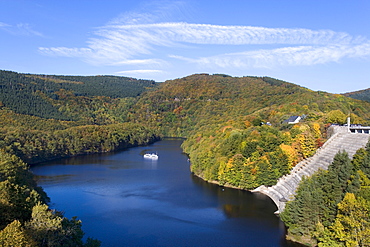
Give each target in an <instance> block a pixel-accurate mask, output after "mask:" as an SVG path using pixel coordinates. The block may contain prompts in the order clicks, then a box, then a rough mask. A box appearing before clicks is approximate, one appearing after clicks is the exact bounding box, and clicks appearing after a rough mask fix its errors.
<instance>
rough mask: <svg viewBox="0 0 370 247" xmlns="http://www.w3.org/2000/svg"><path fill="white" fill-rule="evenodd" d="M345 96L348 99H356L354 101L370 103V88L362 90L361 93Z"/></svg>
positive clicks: (356, 92)
mask: <svg viewBox="0 0 370 247" xmlns="http://www.w3.org/2000/svg"><path fill="white" fill-rule="evenodd" d="M344 95H345V96H347V97H351V98H354V99H359V100H365V101H368V102H370V88H368V89H364V90H360V91H355V92H350V93H345V94H344Z"/></svg>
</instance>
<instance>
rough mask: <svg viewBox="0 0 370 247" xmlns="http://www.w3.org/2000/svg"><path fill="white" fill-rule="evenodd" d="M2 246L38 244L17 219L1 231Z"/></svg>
mask: <svg viewBox="0 0 370 247" xmlns="http://www.w3.org/2000/svg"><path fill="white" fill-rule="evenodd" d="M0 246H2V247H15V246H17V247H36V246H37V244H36V242H34V241H33V239H32V238H31V237H30V236H29V235H27V234H26V232H25V231H24V229H23V227H22V225H21V223H20V222H19V221H18V220H15V221H13V222H12V223H10V224H9V225H8V226H7V227H5V228H4V229H3V230H2V231H0Z"/></svg>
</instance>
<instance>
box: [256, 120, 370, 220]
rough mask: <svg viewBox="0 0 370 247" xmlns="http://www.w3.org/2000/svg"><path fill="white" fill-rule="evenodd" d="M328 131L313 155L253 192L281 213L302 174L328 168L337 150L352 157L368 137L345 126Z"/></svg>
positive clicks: (363, 145) (292, 194) (292, 196)
mask: <svg viewBox="0 0 370 247" xmlns="http://www.w3.org/2000/svg"><path fill="white" fill-rule="evenodd" d="M330 131H331V132H332V133H334V134H333V135H332V136H331V137H330V138H329V139H328V140H327V142H326V143H325V144H324V145H323V146H322V147H321V148H319V149H318V150H317V151H316V153H315V155H314V156H312V157H310V158H308V159H305V160H303V161H301V162H299V163H298V164H297V165H296V166H295V167H293V168H292V170H291V171H290V173H289V174H287V175H284V176H283V177H281V178H280V179H279V180H278V181H277V183H276V184H275V185H273V186H271V187H266V186H264V185H262V186H260V187H258V188H257V189H255V190H253V192H259V193H263V194H265V195H267V196H269V197H270V198H271V199H272V200H273V201H274V202H275V204H276V206H277V207H278V210H277V211H276V213H281V212H282V211H284V208H285V204H286V202H288V201H290V200H292V199H293V198H294V195H295V191H296V189H297V188H298V185H299V182H300V181H301V180H302V178H303V176H306V177H309V176H311V175H313V174H314V173H315V172H317V171H318V170H319V169H323V170H326V169H328V166H329V165H330V164H331V163H332V162H333V159H334V156H335V155H336V154H337V153H338V152H339V151H346V152H347V153H348V155H349V157H350V158H352V157H353V155H354V154H355V153H356V151H357V150H358V149H360V148H363V147H365V146H366V144H367V142H368V141H369V137H370V135H369V134H365V133H352V132H348V131H347V128H341V127H339V126H335V127H333V128H331V129H330Z"/></svg>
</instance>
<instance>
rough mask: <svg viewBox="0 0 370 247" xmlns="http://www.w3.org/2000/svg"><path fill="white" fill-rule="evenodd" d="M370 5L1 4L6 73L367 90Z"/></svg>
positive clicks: (206, 0) (343, 0)
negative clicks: (196, 78) (217, 79)
mask: <svg viewBox="0 0 370 247" xmlns="http://www.w3.org/2000/svg"><path fill="white" fill-rule="evenodd" d="M369 13H370V0H325V1H322V0H179V1H177V0H172V1H169V0H154V1H151V0H133V1H131V0H124V1H122V0H63V1H62V0H52V1H51V0H0V69H1V70H11V71H15V72H19V73H32V74H53V75H118V76H127V77H134V78H138V79H152V80H155V81H158V82H162V81H165V80H170V79H176V78H182V77H185V76H188V75H191V74H196V73H209V74H227V75H231V76H238V77H241V76H269V77H273V78H277V79H280V80H284V81H287V82H292V83H295V84H298V85H301V86H303V87H306V88H309V89H312V90H315V91H318V90H320V91H326V92H330V93H344V92H350V91H356V90H361V89H366V88H370V73H369V72H370V14H369Z"/></svg>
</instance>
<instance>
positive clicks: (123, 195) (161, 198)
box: [32, 139, 287, 247]
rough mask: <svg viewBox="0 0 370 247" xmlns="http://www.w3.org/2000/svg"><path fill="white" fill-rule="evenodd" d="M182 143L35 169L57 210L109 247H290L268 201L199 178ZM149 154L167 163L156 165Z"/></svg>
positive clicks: (174, 141) (164, 142) (167, 141)
mask: <svg viewBox="0 0 370 247" xmlns="http://www.w3.org/2000/svg"><path fill="white" fill-rule="evenodd" d="M181 143H182V140H179V139H165V140H162V141H160V142H157V143H154V144H153V145H150V146H146V147H137V148H131V149H128V150H125V151H122V152H117V153H110V154H98V155H88V156H79V157H74V158H70V159H63V160H58V161H52V162H47V163H44V164H40V165H36V166H33V167H32V171H33V172H34V173H35V174H36V175H38V176H40V177H39V181H38V183H39V185H41V186H42V187H43V188H44V190H45V191H46V193H47V194H48V196H49V197H50V198H51V207H52V208H56V209H58V210H60V211H64V212H65V215H66V216H67V217H72V216H78V218H79V219H81V220H82V224H83V230H84V231H85V233H86V236H89V237H94V238H97V239H99V240H101V241H102V246H268V247H271V246H287V244H286V243H285V241H284V234H285V229H284V225H283V223H282V222H281V221H280V220H279V218H278V217H277V216H275V215H274V214H273V212H274V211H276V207H275V205H274V204H273V203H272V201H271V200H270V199H269V198H267V197H266V196H264V195H259V194H252V193H250V192H246V191H240V190H235V189H229V188H224V187H220V186H217V185H213V184H209V183H206V182H204V181H202V180H201V179H199V178H197V177H195V176H193V175H192V174H191V173H190V170H189V166H190V164H189V162H188V158H187V157H186V155H184V154H183V153H182V150H181V148H180V145H181ZM145 152H155V153H157V154H158V155H159V159H158V160H156V161H152V160H147V159H144V158H143V156H142V155H143V154H144V153H145Z"/></svg>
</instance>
